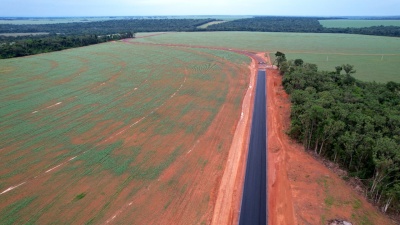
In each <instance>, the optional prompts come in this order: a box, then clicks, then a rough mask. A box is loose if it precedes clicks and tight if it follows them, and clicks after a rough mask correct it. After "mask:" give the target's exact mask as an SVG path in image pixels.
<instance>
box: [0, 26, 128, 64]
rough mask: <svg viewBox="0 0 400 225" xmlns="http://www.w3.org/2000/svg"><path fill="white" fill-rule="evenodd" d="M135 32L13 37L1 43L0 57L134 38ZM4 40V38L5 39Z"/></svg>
mask: <svg viewBox="0 0 400 225" xmlns="http://www.w3.org/2000/svg"><path fill="white" fill-rule="evenodd" d="M134 35H135V34H134V33H132V32H124V33H116V34H106V35H95V34H93V35H69V36H66V35H57V34H53V35H48V36H38V37H35V36H30V37H28V38H11V39H10V40H11V41H10V40H9V41H7V42H3V43H1V44H0V59H6V58H13V57H21V56H27V55H34V54H39V53H45V52H53V51H60V50H64V49H68V48H76V47H82V46H87V45H93V44H98V43H103V42H107V41H113V40H120V39H125V38H133V37H134ZM3 41H4V39H3Z"/></svg>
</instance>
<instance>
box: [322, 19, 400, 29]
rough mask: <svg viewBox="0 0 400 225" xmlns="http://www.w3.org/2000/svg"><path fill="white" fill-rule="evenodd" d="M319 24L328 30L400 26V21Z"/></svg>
mask: <svg viewBox="0 0 400 225" xmlns="http://www.w3.org/2000/svg"><path fill="white" fill-rule="evenodd" d="M319 23H320V24H321V25H322V26H323V27H327V28H347V27H354V28H360V27H372V26H400V20H319Z"/></svg>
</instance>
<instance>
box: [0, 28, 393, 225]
mask: <svg viewBox="0 0 400 225" xmlns="http://www.w3.org/2000/svg"><path fill="white" fill-rule="evenodd" d="M153 35H160V34H153ZM149 36H152V35H149ZM124 43H126V44H136V45H151V46H157V45H159V44H144V43H135V42H129V41H128V40H124ZM159 46H163V47H165V46H167V47H171V48H180V49H181V50H182V51H184V52H188V53H194V54H200V55H205V56H206V55H207V56H208V57H215V56H211V55H210V54H208V53H205V52H199V51H196V48H200V49H201V48H204V49H216V50H224V51H231V52H235V53H238V54H243V55H246V56H248V57H250V58H251V59H252V63H251V65H250V66H249V67H248V68H246V66H243V65H240V66H238V65H235V64H234V63H232V62H229V61H228V60H221V59H220V58H219V59H218V66H222V67H223V68H224V71H223V72H224V73H225V74H227V78H226V82H228V84H229V85H228V86H229V89H228V91H227V95H226V100H225V102H224V103H223V104H222V106H221V107H220V110H219V111H218V112H217V114H216V116H215V118H214V120H213V121H212V122H211V124H210V125H209V127H208V128H207V130H206V131H205V132H204V134H203V135H201V136H199V137H196V136H194V135H191V134H188V133H187V132H185V131H184V130H183V129H182V130H178V131H177V132H176V133H173V134H169V135H165V136H162V135H160V134H159V133H157V132H158V131H157V129H158V127H157V123H158V121H157V120H154V121H150V122H149V121H148V122H146V123H142V122H143V121H144V120H145V119H148V116H149V115H154V114H157V116H160V117H163V118H172V117H177V115H176V112H175V111H174V108H175V107H177V106H182V105H184V104H188V103H191V102H192V101H193V99H192V98H191V97H190V96H186V95H180V94H179V93H180V92H181V91H182V90H185V89H188V88H190V87H193V86H196V85H198V84H196V83H195V82H194V81H193V80H191V79H190V75H191V74H193V73H194V72H193V71H191V70H187V68H188V66H189V65H187V64H185V63H184V62H179V63H180V65H181V66H182V68H184V69H182V68H177V69H176V71H172V72H175V73H179V74H182V77H181V78H180V79H179V80H176V81H170V82H171V83H173V85H172V86H173V88H174V92H173V93H171V96H170V97H169V98H168V100H167V101H165V102H164V103H163V104H162V105H159V106H157V107H156V108H154V109H153V111H152V112H149V115H146V116H144V117H140V118H135V119H134V120H131V121H130V123H129V124H128V125H126V124H125V125H123V123H122V122H118V121H112V120H103V121H102V122H101V123H98V124H96V126H94V127H93V128H91V129H90V130H89V131H88V132H86V133H84V134H82V135H80V136H71V141H72V142H73V143H76V144H82V143H85V142H95V141H96V137H95V136H92V135H91V133H99V132H100V133H102V135H104V137H105V138H104V139H103V140H102V141H100V142H99V143H98V145H101V146H103V145H107V144H112V143H116V142H117V141H121V142H122V143H123V145H124V146H127V147H129V148H131V147H132V148H133V147H134V146H136V145H138V144H139V143H140V144H141V145H142V147H143V149H152V148H154V145H155V143H163V144H162V146H163V147H162V148H160V151H159V152H157V154H154V155H151V160H149V162H147V163H146V164H144V165H143V167H145V168H148V167H151V165H152V164H157V163H160V162H162V160H163V159H164V158H165V157H166V155H168V154H170V153H171V152H173V151H174V146H173V143H176V142H178V141H179V142H181V145H182V146H183V147H182V149H185V152H183V153H182V154H180V155H179V156H178V157H177V158H176V160H175V161H173V162H172V163H171V164H170V165H169V166H168V167H167V168H166V169H165V170H164V171H163V172H162V173H161V174H160V175H159V176H158V177H157V179H156V180H155V181H149V180H146V179H142V180H139V179H138V180H136V179H133V180H132V179H131V178H130V177H129V176H128V175H126V174H122V175H121V176H117V177H116V176H114V175H113V174H111V173H110V172H109V171H105V170H99V173H98V174H96V175H93V176H87V177H85V178H84V179H80V180H77V181H74V176H75V175H76V174H81V173H84V165H83V162H82V161H74V157H75V156H74V157H71V158H69V159H68V160H67V161H62V162H60V163H59V164H57V165H55V166H53V167H50V168H47V169H46V170H45V171H43V172H44V173H43V174H41V175H38V176H37V177H29V176H25V177H24V176H23V175H20V176H15V177H13V178H12V179H10V180H9V182H8V183H10V184H15V185H14V186H13V187H14V188H15V189H16V190H18V191H17V192H12V195H8V197H7V199H6V200H5V201H3V202H1V203H0V207H1V208H0V209H2V208H4V206H6V205H9V204H11V203H12V202H14V200H15V199H19V198H22V197H24V196H30V195H37V196H38V197H39V198H41V200H42V204H43V205H38V206H37V207H43V206H49V207H54V208H55V209H57V210H55V211H51V212H45V213H43V214H40V212H38V214H40V215H42V216H41V217H40V218H39V219H38V220H37V223H38V224H46V223H50V222H54V221H58V222H60V223H63V222H67V221H71V220H69V219H70V217H71V215H73V216H74V218H73V221H74V223H76V224H84V223H87V222H88V221H89V220H90V219H91V218H94V219H93V221H94V223H96V224H97V223H100V224H132V223H134V224H237V223H238V216H239V210H240V202H241V195H242V189H243V181H244V173H245V171H244V169H245V162H246V156H247V148H248V141H249V135H250V125H251V115H252V110H253V105H252V104H253V98H254V87H255V74H256V72H257V69H258V66H259V65H258V59H259V58H264V59H265V60H266V61H267V62H268V63H269V64H271V60H270V58H269V57H268V54H267V57H266V58H265V55H264V54H265V53H253V52H247V51H243V50H235V49H227V48H212V47H205V46H185V45H168V44H164V45H159ZM160 54H162V52H160ZM82 60H83V61H84V59H82ZM216 60H217V59H216ZM51 65H52V68H53V67H54V68H55V67H57V66H58V65H56V64H55V63H54V62H51ZM114 65H115V66H116V67H120V68H121V69H124V68H125V67H126V64H124V62H121V63H114ZM86 70H87V68H86V67H81V68H80V69H79V70H78V71H76V72H74V73H73V75H72V76H73V77H74V76H79V74H80V73H83V72H84V71H86ZM151 70H154V68H151ZM151 70H150V71H151ZM232 71H234V72H235V73H237V74H240V76H237V77H234V76H233V75H232ZM120 75H122V74H121V72H115V73H113V74H112V76H110V79H109V80H107V81H106V82H104V83H95V84H93V85H92V86H91V87H90V91H92V92H98V91H99V90H102V89H103V88H105V87H108V86H109V85H110V86H111V87H112V85H113V82H115V80H116V79H117V78H118V77H119V76H120ZM40 76H42V75H40ZM40 76H38V77H36V78H37V79H40ZM150 76H151V74H149V77H150ZM281 78H282V77H281V76H280V75H279V74H278V73H277V71H276V70H273V69H267V84H266V85H267V91H268V94H267V115H268V117H267V127H268V144H269V146H268V174H267V175H268V215H269V217H268V221H269V224H272V225H275V224H288V225H292V224H325V221H327V220H329V219H334V218H340V219H346V220H348V221H355V222H359V223H355V224H360V221H363V219H364V220H365V218H367V220H368V221H370V222H371V223H372V224H391V221H390V220H388V219H387V218H386V217H385V216H384V215H382V214H380V213H378V212H377V211H376V209H375V208H373V207H372V206H371V205H370V204H369V203H368V202H367V201H366V200H365V199H364V198H363V197H362V196H359V195H358V194H356V193H355V192H354V191H353V190H352V189H351V188H350V187H349V186H347V185H346V184H345V182H344V181H342V180H341V179H340V178H339V177H338V176H337V175H336V174H334V173H333V172H331V171H330V170H328V169H327V168H326V167H325V166H323V165H322V164H321V163H319V162H318V161H317V160H315V159H314V158H312V157H311V156H310V155H308V154H307V153H306V152H305V151H304V149H303V148H302V146H301V145H299V144H297V143H294V142H293V141H292V140H291V139H290V138H289V137H288V136H287V135H286V133H285V131H286V130H287V129H288V128H289V123H290V120H289V115H290V101H289V97H288V96H287V95H286V93H285V92H284V90H283V89H282V86H281ZM148 79H149V78H147V79H144V80H143V81H142V83H141V84H140V86H141V85H144V84H147V82H148ZM69 81H70V79H62V80H59V81H57V82H55V84H59V83H63V82H69ZM165 82H168V81H159V82H154V83H152V84H151V85H153V86H154V87H155V88H160V87H162V86H163V85H164V83H165ZM201 85H202V88H203V89H202V91H204V92H207V91H209V90H211V89H208V88H210V87H211V85H214V84H212V82H208V81H204V82H203V83H202V84H201ZM140 86H139V88H140ZM243 87H245V88H243ZM136 91H137V89H133V90H131V91H130V92H129V93H126V94H125V95H122V96H120V97H119V98H117V99H116V100H118V99H121V98H124V97H127V96H130V97H132V93H135V92H136ZM238 98H239V99H240V100H241V104H240V105H241V108H240V109H238V108H237V107H235V105H234V104H233V103H234V101H235V100H237V99H238ZM73 100H74V97H71V98H70V99H67V101H63V102H58V101H54V102H49V103H48V104H46V105H43V106H40V107H39V108H38V109H37V110H36V111H38V112H39V111H45V110H56V109H57V107H62V106H63V104H67V103H68V101H73ZM135 101H138V99H135V98H134V97H132V99H131V100H130V101H128V102H127V103H126V104H133V103H134V102H135ZM195 104H199V102H195ZM74 110H79V107H77V108H76V109H74ZM32 113H34V112H32ZM87 116H93V115H87ZM207 116H208V115H207V114H202V113H201V112H193V113H190V114H187V115H184V116H183V117H182V118H180V119H181V120H182V121H183V122H187V123H189V122H190V121H191V120H193V118H197V119H199V120H205V119H206V117H207ZM132 127H133V128H132ZM115 129H116V131H115V132H114V133H112V134H110V132H109V130H115ZM139 131H141V132H139ZM149 134H151V135H152V136H151V137H147V136H146V135H149ZM145 137H146V141H144V140H145ZM182 137H185V138H182ZM164 143H166V144H164ZM12 147H13V146H10V147H9V148H10V149H11V148H12ZM129 148H126V149H119V150H118V151H116V152H114V153H113V154H115V155H117V156H121V157H124V156H129V155H130V154H132V152H129V151H130V149H129ZM221 149H226V151H221ZM228 149H229V150H228ZM2 151H8V148H7V149H2ZM63 153H64V152H59V153H58V154H63ZM150 153H151V152H150ZM54 154H55V153H54V152H53V153H51V152H49V154H48V156H47V157H48V159H47V158H44V159H42V161H41V162H39V163H37V164H36V165H35V166H34V167H33V168H32V171H40V170H41V169H42V168H45V167H46V166H47V165H48V162H49V159H51V158H53V157H55V156H54ZM21 156H22V155H21ZM21 156H20V155H16V156H15V157H21ZM146 157H148V154H138V155H137V160H138V161H146ZM26 160H29V159H26ZM66 165H68V166H69V167H73V168H77V169H76V170H74V173H63V174H62V175H63V176H56V175H55V176H50V175H49V174H52V173H58V172H59V171H58V170H59V169H60V168H62V167H64V166H66ZM97 169H98V167H95V168H94V170H95V171H97ZM42 170H43V169H42ZM17 181H18V182H17ZM20 181H21V182H20ZM68 181H72V182H68ZM49 183H51V185H48V184H49ZM126 183H127V184H126ZM120 184H126V186H123V188H121V187H120ZM18 185H21V186H18ZM59 190H63V192H62V193H63V195H60V194H57V193H58V192H57V191H59ZM1 191H3V190H1ZM9 191H10V193H11V191H13V189H11V190H9ZM10 193H8V194H10ZM60 193H61V192H60ZM77 193H78V194H79V193H88V194H87V195H86V197H85V201H86V202H90V203H89V204H86V205H83V204H84V203H83V201H81V202H77V201H74V199H75V198H76V195H77ZM331 198H332V199H334V200H333V203H332V204H330V205H327V203H326V202H327V199H328V200H330V199H331ZM54 199H56V200H57V203H54ZM80 204H82V205H80ZM45 208H46V207H45ZM199 212H201V213H199ZM30 216H32V215H25V217H24V218H22V219H24V220H23V221H27V220H28V219H29V217H30ZM127 221H129V222H127Z"/></svg>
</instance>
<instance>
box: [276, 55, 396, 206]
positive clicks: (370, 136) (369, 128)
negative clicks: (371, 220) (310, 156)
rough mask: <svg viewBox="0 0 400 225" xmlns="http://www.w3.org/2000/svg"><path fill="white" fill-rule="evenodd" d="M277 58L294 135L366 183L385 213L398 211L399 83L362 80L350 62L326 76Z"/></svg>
mask: <svg viewBox="0 0 400 225" xmlns="http://www.w3.org/2000/svg"><path fill="white" fill-rule="evenodd" d="M277 54H278V57H280V60H281V61H280V66H279V67H280V71H281V73H282V74H283V81H282V84H283V86H284V89H285V90H286V92H287V93H288V94H290V99H291V102H292V109H291V127H290V131H289V134H290V136H291V137H293V138H294V139H296V140H297V141H299V142H301V143H302V144H303V145H304V147H305V148H306V149H309V150H312V151H314V152H315V154H319V155H321V156H324V157H326V158H328V159H329V160H331V161H333V162H336V163H338V164H339V165H341V166H342V167H343V168H345V169H347V170H348V171H349V173H350V175H351V176H356V177H358V178H360V179H361V180H363V181H364V183H365V185H366V186H367V187H368V190H367V195H368V196H369V198H370V199H371V200H372V201H374V202H375V203H377V204H379V205H381V206H382V211H384V212H386V211H387V210H388V209H392V210H395V211H396V212H398V210H400V83H395V82H388V83H386V84H380V83H375V82H363V81H360V80H357V79H355V78H354V77H353V76H352V75H351V74H353V73H355V72H356V71H355V69H354V67H353V66H352V65H349V64H345V65H340V66H337V67H336V68H335V71H332V72H326V71H319V70H318V68H317V66H316V65H315V64H309V63H305V62H303V60H299V59H297V60H289V61H287V60H286V58H284V59H282V55H283V56H284V54H283V53H281V52H279V53H277ZM295 62H297V63H295Z"/></svg>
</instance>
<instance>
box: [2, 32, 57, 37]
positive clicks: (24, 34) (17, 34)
mask: <svg viewBox="0 0 400 225" xmlns="http://www.w3.org/2000/svg"><path fill="white" fill-rule="evenodd" d="M45 34H49V33H45V32H38V33H0V35H2V36H9V37H17V36H29V35H45Z"/></svg>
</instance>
